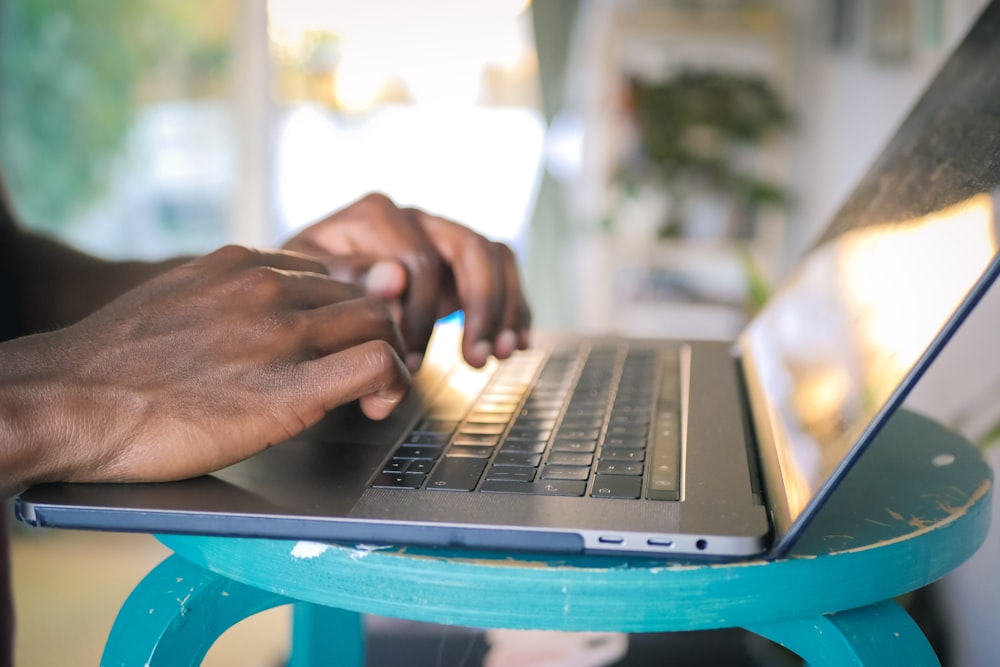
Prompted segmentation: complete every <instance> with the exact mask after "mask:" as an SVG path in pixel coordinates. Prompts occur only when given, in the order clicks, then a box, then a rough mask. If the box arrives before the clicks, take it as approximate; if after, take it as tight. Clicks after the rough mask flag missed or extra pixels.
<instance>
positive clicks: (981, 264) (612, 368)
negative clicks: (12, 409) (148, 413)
mask: <svg viewBox="0 0 1000 667" xmlns="http://www.w3.org/2000/svg"><path fill="white" fill-rule="evenodd" d="M997 62H1000V4H997V3H994V4H992V5H991V6H990V7H988V8H987V9H986V10H985V12H984V13H983V14H982V16H981V17H980V18H979V20H978V21H977V22H976V24H975V25H974V27H973V28H972V29H971V32H970V33H969V34H968V36H967V37H966V39H965V40H964V41H963V42H962V44H961V45H960V46H959V47H958V48H957V50H956V51H955V53H954V54H953V55H952V56H951V57H950V59H949V60H948V61H947V63H946V64H945V66H944V68H943V69H942V70H941V72H940V73H939V74H938V76H937V77H936V78H935V80H934V81H933V82H932V84H931V85H930V86H929V88H928V90H927V91H926V93H925V95H924V96H923V97H922V99H921V100H920V101H919V102H918V104H917V105H916V107H915V108H914V110H913V111H912V112H911V113H910V115H909V116H908V118H907V119H906V120H905V122H904V123H903V125H902V126H901V128H900V129H899V131H898V133H897V134H896V135H895V137H894V138H893V139H892V140H891V142H890V143H889V144H888V146H887V147H886V148H885V150H884V151H883V152H882V154H881V156H880V157H879V158H878V160H877V161H876V162H875V164H874V165H873V166H872V167H871V169H870V171H869V172H868V173H867V175H866V176H865V177H864V178H863V179H862V180H861V182H860V183H859V184H858V186H857V187H856V188H855V190H854V191H853V193H852V194H851V195H850V197H849V198H848V200H847V201H846V203H845V204H844V205H843V206H842V208H841V209H840V210H839V212H838V213H837V214H836V215H835V216H834V219H833V220H832V222H831V223H830V225H829V226H828V228H827V229H826V231H825V232H824V233H823V234H822V236H821V237H820V238H819V239H818V241H817V242H816V243H815V245H814V246H813V247H812V248H811V249H810V250H809V251H808V252H806V253H805V255H804V257H803V258H802V260H801V262H800V263H799V265H798V267H797V268H796V269H795V270H794V271H793V272H792V273H791V274H790V276H789V277H788V279H787V280H785V281H784V283H783V284H782V285H780V287H779V289H778V290H777V291H776V292H775V294H774V295H773V297H772V298H771V299H770V300H769V301H768V303H767V304H766V306H765V307H764V308H763V309H762V311H761V312H760V313H759V314H758V315H757V316H755V317H754V318H753V319H752V320H751V321H750V322H749V323H748V325H747V326H746V328H745V329H744V331H743V332H742V333H741V334H740V335H739V337H738V338H737V340H735V341H732V342H720V341H696V340H695V341H677V340H652V339H623V338H610V337H607V338H602V337H594V338H581V337H577V336H573V335H568V334H552V335H549V334H539V335H538V336H537V340H536V341H535V345H534V347H533V348H532V349H530V350H527V351H524V352H522V353H519V354H517V355H516V356H515V357H514V358H512V359H510V360H507V361H504V362H495V361H494V362H491V363H490V364H489V365H488V366H487V367H486V368H485V369H482V370H474V369H471V368H469V367H468V366H465V365H464V364H463V363H462V362H461V361H460V356H459V354H458V343H457V329H458V327H457V326H455V325H454V324H452V325H448V324H442V325H441V326H439V327H438V331H436V332H435V335H434V338H433V340H432V343H431V347H430V349H429V351H428V358H427V360H426V362H425V364H424V368H423V369H422V370H421V371H420V372H419V373H418V374H417V376H416V378H415V387H414V390H413V392H412V393H411V395H410V396H409V397H408V398H407V400H406V401H405V402H404V403H403V404H402V405H401V406H400V408H399V409H398V410H397V411H396V412H395V413H394V414H393V415H391V416H390V417H389V418H388V419H386V420H384V421H382V422H373V421H369V420H367V419H366V418H364V416H363V415H362V414H361V413H360V411H359V410H358V409H357V407H356V406H352V405H349V406H345V407H343V408H339V409H337V410H334V411H332V412H331V413H329V415H328V416H327V417H326V418H325V419H324V420H323V421H322V422H321V423H319V424H317V425H316V426H315V427H313V428H311V429H309V430H308V431H307V432H305V433H303V434H301V435H300V436H298V437H296V438H294V439H292V440H290V441H288V442H286V443H283V444H281V445H279V446H275V447H272V448H270V449H268V450H267V451H265V452H263V453H261V454H259V455H257V456H255V457H253V458H251V459H248V460H246V461H244V462H241V463H239V464H237V465H234V466H231V467H229V468H226V469H224V470H222V471H220V472H218V473H216V474H213V475H208V476H204V477H200V478H197V479H192V480H186V481H182V482H172V483H164V484H94V485H82V484H51V485H43V486H37V487H34V488H31V489H29V490H27V491H26V492H25V493H24V494H23V495H21V496H20V497H19V498H18V500H17V505H16V511H17V514H18V516H19V518H20V519H22V520H23V521H25V522H27V523H30V524H34V525H38V526H58V527H66V528H87V529H100V530H115V531H142V532H153V533H170V532H180V533H193V534H208V535H222V536H247V537H269V538H288V539H308V540H324V541H336V542H345V543H366V544H394V545H428V546H446V547H470V548H479V549H490V550H505V551H508V550H538V551H548V552H558V553H567V554H570V553H573V554H575V553H623V554H635V555H643V556H653V557H657V558H664V557H672V556H678V557H683V558H697V557H703V558H711V559H718V560H726V559H740V558H748V557H779V556H782V555H784V554H786V553H787V552H788V550H789V549H790V548H791V546H792V545H793V544H794V543H795V540H796V539H797V538H798V536H799V535H801V534H802V532H803V530H804V529H805V527H806V526H807V525H808V524H809V523H810V521H811V520H812V519H813V517H815V515H816V514H817V513H818V512H821V511H822V508H823V505H824V503H825V502H826V500H827V499H828V498H829V497H830V495H831V494H832V493H833V491H834V490H835V488H836V487H837V485H838V484H839V483H840V481H841V480H843V479H844V477H845V476H846V475H847V474H848V472H849V470H850V469H851V467H852V466H853V465H854V464H855V463H856V462H857V461H858V460H859V458H860V457H863V456H865V452H866V449H867V448H869V446H872V445H873V443H874V446H876V447H877V446H878V443H877V440H876V438H875V436H876V434H877V433H878V432H879V430H880V428H881V427H882V426H883V425H884V424H885V423H886V421H887V420H888V419H889V418H890V416H891V415H892V414H893V412H894V411H896V410H897V409H898V408H899V406H900V404H901V402H902V400H903V398H904V397H905V395H906V394H907V392H908V391H909V390H910V389H911V388H912V387H913V385H914V384H915V382H916V381H917V379H918V378H919V376H920V375H921V373H922V372H923V371H924V370H925V369H926V368H927V366H928V364H929V363H930V362H931V360H932V359H933V357H934V356H935V355H936V354H937V353H938V352H939V350H940V349H941V348H942V346H943V345H944V344H945V342H946V341H947V340H948V338H949V337H950V336H951V335H952V333H953V332H954V331H955V329H956V327H957V326H958V325H959V323H960V322H961V320H962V319H963V318H964V317H965V316H966V315H967V314H968V313H969V312H970V310H971V309H972V308H973V306H974V304H975V303H976V301H977V300H978V299H979V298H980V297H981V296H982V294H983V293H984V292H985V291H986V289H987V288H988V286H989V285H990V283H991V282H992V281H993V280H994V278H995V277H996V275H997V273H998V271H1000V260H998V235H1000V228H998V222H997V205H998V195H997V192H998V187H1000V68H997V67H994V66H992V65H991V63H997Z"/></svg>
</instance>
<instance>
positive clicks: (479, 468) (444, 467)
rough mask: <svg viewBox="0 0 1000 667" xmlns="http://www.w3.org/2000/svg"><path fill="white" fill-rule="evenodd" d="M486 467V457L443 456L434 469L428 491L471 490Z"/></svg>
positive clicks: (428, 483)
mask: <svg viewBox="0 0 1000 667" xmlns="http://www.w3.org/2000/svg"><path fill="white" fill-rule="evenodd" d="M485 469H486V459H470V458H464V457H455V456H449V457H445V458H444V459H443V460H442V461H441V462H440V463H439V464H438V465H437V467H436V468H435V469H434V472H433V473H432V474H431V477H430V479H429V480H427V486H425V487H424V488H425V489H427V490H428V491H472V490H473V489H474V488H476V484H477V483H478V482H479V478H480V477H481V476H482V474H483V470H485Z"/></svg>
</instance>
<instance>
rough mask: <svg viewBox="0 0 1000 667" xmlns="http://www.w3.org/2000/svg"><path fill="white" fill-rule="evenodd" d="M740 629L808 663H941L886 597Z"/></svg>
mask: <svg viewBox="0 0 1000 667" xmlns="http://www.w3.org/2000/svg"><path fill="white" fill-rule="evenodd" d="M746 629H747V630H749V631H751V632H753V633H755V634H758V635H760V636H762V637H766V638H768V639H770V640H771V641H774V642H777V643H778V644H781V645H782V646H784V647H786V648H788V649H790V650H792V651H794V652H795V653H797V654H798V655H799V656H801V657H802V658H804V659H805V661H806V662H807V663H808V664H809V665H811V666H812V667H821V666H823V665H829V666H830V667H842V666H843V665H858V666H862V665H912V666H914V667H916V666H923V665H927V666H933V667H940V664H941V663H940V662H939V661H938V658H937V656H936V655H935V654H934V650H933V649H932V648H931V645H930V644H929V643H928V641H927V638H926V637H925V636H924V633H923V632H921V630H920V628H919V627H918V626H917V624H916V623H914V621H913V619H912V618H910V615H909V614H907V613H906V611H904V610H903V609H902V607H900V606H899V605H898V604H896V603H895V602H894V601H892V600H888V601H886V602H880V603H878V604H873V605H869V606H867V607H861V608H859V609H851V610H848V611H843V612H839V613H836V614H828V615H826V616H820V617H818V618H809V619H802V620H799V621H787V622H784V623H774V624H771V625H764V626H755V627H747V628H746Z"/></svg>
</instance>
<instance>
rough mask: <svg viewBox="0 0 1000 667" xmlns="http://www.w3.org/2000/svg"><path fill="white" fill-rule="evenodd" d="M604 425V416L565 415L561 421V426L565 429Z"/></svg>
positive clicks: (590, 427) (594, 427) (598, 427)
mask: <svg viewBox="0 0 1000 667" xmlns="http://www.w3.org/2000/svg"><path fill="white" fill-rule="evenodd" d="M603 425H604V417H593V416H587V417H580V416H567V417H566V418H565V419H563V421H562V428H567V429H598V430H600V428H601V426H603Z"/></svg>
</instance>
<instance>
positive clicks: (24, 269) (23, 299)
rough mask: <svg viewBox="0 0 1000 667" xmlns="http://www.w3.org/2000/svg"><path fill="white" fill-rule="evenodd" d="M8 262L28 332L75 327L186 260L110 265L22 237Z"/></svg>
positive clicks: (39, 238)
mask: <svg viewBox="0 0 1000 667" xmlns="http://www.w3.org/2000/svg"><path fill="white" fill-rule="evenodd" d="M15 246H16V247H15V248H13V250H14V252H11V253H10V254H9V255H8V256H9V257H10V262H11V264H12V267H11V268H12V270H13V272H14V275H15V278H16V280H17V282H18V284H19V292H20V293H19V304H18V305H19V310H20V316H21V321H22V323H23V326H24V328H25V330H26V332H29V333H30V332H34V331H45V330H50V329H54V328H58V327H62V326H66V325H68V324H72V323H73V322H76V321H78V320H80V319H82V318H83V317H85V316H86V315H89V314H90V313H91V312H93V311H94V310H96V309H97V308H99V307H101V306H103V305H104V304H106V303H108V302H109V301H111V300H112V299H114V298H115V297H117V296H119V295H121V294H123V293H124V292H126V291H128V290H129V289H131V288H132V287H135V286H136V285H138V284H139V283H141V282H144V281H146V280H148V279H150V278H152V277H153V276H155V275H158V274H160V273H162V272H164V271H166V270H167V269H169V268H171V267H173V266H176V265H178V264H180V263H182V262H183V261H185V259H184V258H178V259H170V260H166V261H161V262H138V261H130V262H111V261H106V260H102V259H99V258H97V257H93V256H91V255H88V254H86V253H82V252H79V251H77V250H74V249H73V248H70V247H68V246H66V245H63V244H61V243H59V242H57V241H53V240H51V239H48V238H45V237H42V236H39V235H35V234H29V233H21V234H19V235H18V237H17V239H16V241H15Z"/></svg>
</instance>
